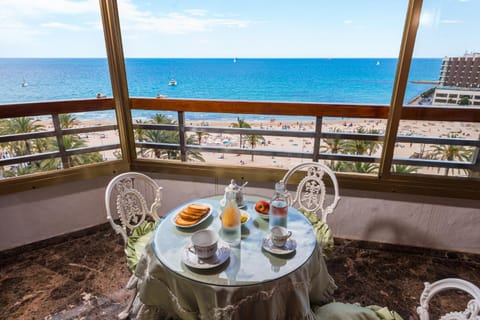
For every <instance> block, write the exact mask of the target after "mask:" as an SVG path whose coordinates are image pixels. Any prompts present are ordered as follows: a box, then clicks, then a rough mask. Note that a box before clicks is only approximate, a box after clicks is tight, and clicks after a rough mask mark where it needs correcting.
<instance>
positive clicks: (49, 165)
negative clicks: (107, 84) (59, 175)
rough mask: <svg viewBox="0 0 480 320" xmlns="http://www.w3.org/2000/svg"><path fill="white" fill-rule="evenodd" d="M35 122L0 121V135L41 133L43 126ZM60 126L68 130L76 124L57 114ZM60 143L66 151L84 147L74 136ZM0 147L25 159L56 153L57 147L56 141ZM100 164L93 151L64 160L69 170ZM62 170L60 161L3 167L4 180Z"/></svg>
mask: <svg viewBox="0 0 480 320" xmlns="http://www.w3.org/2000/svg"><path fill="white" fill-rule="evenodd" d="M38 122H39V120H38V119H35V118H31V117H19V118H12V119H6V120H2V121H0V135H8V134H19V133H32V132H38V131H41V130H43V129H44V126H43V125H41V124H39V123H38ZM60 124H61V126H62V128H71V127H73V126H76V125H78V121H77V120H76V118H75V117H74V116H72V115H70V114H62V115H60ZM63 143H64V146H65V148H66V149H67V150H68V149H75V148H82V147H86V144H85V142H84V141H82V140H81V139H80V138H78V137H77V136H76V135H67V136H64V137H63ZM1 147H2V149H3V150H6V151H8V152H9V153H10V154H11V155H12V156H24V155H30V154H37V153H38V154H40V153H45V152H51V151H57V150H58V145H57V141H56V139H55V138H37V139H29V140H24V141H12V142H9V143H5V144H2V146H1ZM101 161H103V157H102V155H101V154H100V153H99V152H93V153H86V154H78V155H73V156H69V157H68V158H67V165H68V166H70V167H71V166H77V165H84V164H89V163H95V162H101ZM61 167H63V163H62V162H61V159H59V158H55V159H47V160H39V161H33V162H26V163H20V164H15V165H11V166H6V167H5V168H4V175H5V176H6V177H13V176H20V175H24V174H31V173H35V172H40V171H49V170H56V169H58V168H61Z"/></svg>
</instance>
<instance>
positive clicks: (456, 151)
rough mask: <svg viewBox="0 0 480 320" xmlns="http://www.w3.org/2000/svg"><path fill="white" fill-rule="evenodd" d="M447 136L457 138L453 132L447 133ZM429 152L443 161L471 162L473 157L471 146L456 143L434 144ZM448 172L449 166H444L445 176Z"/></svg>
mask: <svg viewBox="0 0 480 320" xmlns="http://www.w3.org/2000/svg"><path fill="white" fill-rule="evenodd" d="M448 138H457V135H456V134H454V133H450V134H448ZM431 153H432V154H433V156H434V158H435V159H437V160H444V161H464V162H471V161H472V157H473V150H472V149H471V148H467V147H465V146H456V145H436V146H433V149H432V152H431ZM439 170H440V169H439ZM459 171H460V170H459ZM449 172H450V168H445V175H446V176H448V174H449ZM452 172H453V170H452ZM465 172H467V173H468V170H465Z"/></svg>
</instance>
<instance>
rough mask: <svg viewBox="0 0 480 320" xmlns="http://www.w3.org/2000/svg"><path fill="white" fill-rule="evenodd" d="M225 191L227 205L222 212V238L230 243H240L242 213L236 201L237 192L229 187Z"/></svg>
mask: <svg viewBox="0 0 480 320" xmlns="http://www.w3.org/2000/svg"><path fill="white" fill-rule="evenodd" d="M226 191H227V192H226V193H225V198H226V205H225V208H224V209H223V212H222V231H221V235H222V238H223V239H224V240H225V241H226V242H227V243H228V244H230V245H238V244H240V239H241V222H240V218H241V214H240V210H238V207H237V202H236V193H235V191H233V190H230V189H228V188H227V190H226Z"/></svg>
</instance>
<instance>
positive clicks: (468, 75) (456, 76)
mask: <svg viewBox="0 0 480 320" xmlns="http://www.w3.org/2000/svg"><path fill="white" fill-rule="evenodd" d="M439 84H440V86H439V87H437V88H435V93H434V97H433V101H432V104H434V105H452V104H459V102H460V100H461V99H462V98H464V97H467V98H468V99H469V101H470V104H472V105H480V53H467V54H465V55H464V56H463V57H445V58H443V61H442V68H441V70H440V78H439Z"/></svg>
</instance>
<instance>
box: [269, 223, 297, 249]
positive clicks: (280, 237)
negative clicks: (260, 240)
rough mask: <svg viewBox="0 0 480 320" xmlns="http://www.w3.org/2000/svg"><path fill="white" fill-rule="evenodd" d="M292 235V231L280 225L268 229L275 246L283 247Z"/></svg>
mask: <svg viewBox="0 0 480 320" xmlns="http://www.w3.org/2000/svg"><path fill="white" fill-rule="evenodd" d="M291 236H292V231H288V230H287V228H285V227H282V226H275V227H273V228H272V229H270V237H271V239H272V242H273V245H274V246H275V247H279V248H281V247H284V246H285V243H286V242H287V240H288V238H290V237H291Z"/></svg>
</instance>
